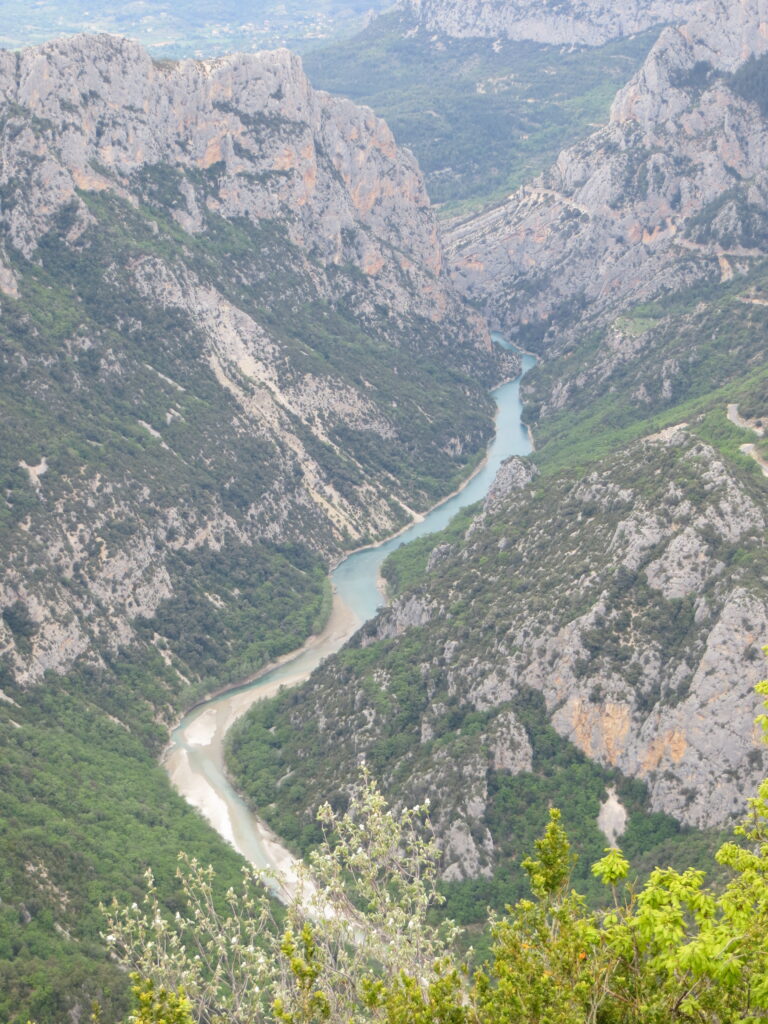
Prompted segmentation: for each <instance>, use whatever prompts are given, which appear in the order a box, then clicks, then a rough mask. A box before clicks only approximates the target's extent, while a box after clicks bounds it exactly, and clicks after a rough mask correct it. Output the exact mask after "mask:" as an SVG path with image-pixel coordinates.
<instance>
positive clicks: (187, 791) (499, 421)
mask: <svg viewBox="0 0 768 1024" xmlns="http://www.w3.org/2000/svg"><path fill="white" fill-rule="evenodd" d="M496 340H497V342H500V339H499V338H498V336H497V337H496ZM500 343H501V342H500ZM534 362H535V359H534V358H533V357H532V356H528V355H524V356H523V373H525V372H526V371H527V370H528V369H530V368H531V366H533V364H534ZM493 396H494V398H495V400H496V405H497V412H496V436H495V438H494V440H493V441H492V442H491V444H490V446H489V448H488V452H487V456H486V459H485V461H484V462H483V464H482V466H481V467H480V469H479V470H478V472H476V473H475V474H474V475H473V476H472V477H471V478H470V479H469V480H468V481H467V482H466V483H465V484H464V486H463V487H462V488H461V489H460V490H459V491H457V492H456V494H454V495H452V496H451V497H450V498H448V499H446V500H445V501H443V502H441V503H440V504H439V505H436V506H435V507H434V508H433V509H432V510H431V511H430V512H428V513H427V514H426V515H425V516H424V517H423V518H421V519H420V520H419V521H417V522H414V523H413V524H412V525H411V526H409V527H407V528H406V529H405V530H403V531H401V532H400V533H398V534H397V535H396V536H394V537H391V538H390V539H389V540H387V541H385V542H384V543H382V544H379V545H376V546H373V547H369V548H364V549H362V550H360V551H356V552H354V553H352V554H351V555H349V556H348V557H347V558H345V559H344V560H343V561H342V562H340V563H339V565H338V566H337V567H336V569H334V571H333V573H332V574H331V580H332V583H333V610H332V612H331V616H330V619H329V621H328V624H327V625H326V627H325V629H324V630H323V632H322V633H321V634H320V635H319V636H316V637H311V638H310V639H309V640H308V641H307V643H306V644H305V645H304V646H303V647H302V648H301V649H300V650H298V651H295V652H293V653H292V654H290V655H287V656H286V657H285V658H283V659H281V661H280V662H279V663H278V664H277V665H276V666H273V667H272V668H270V669H268V670H265V671H264V672H263V673H261V674H260V675H259V676H258V677H257V678H256V679H254V680H253V681H251V682H249V683H248V684H246V685H244V686H241V687H238V688H236V689H232V690H228V691H227V692H226V693H222V694H220V695H219V696H217V697H214V698H212V699H211V700H209V701H207V702H205V703H203V704H200V705H198V706H197V707H195V708H193V709H192V710H191V711H190V712H189V713H188V714H187V715H186V716H185V717H184V718H183V719H182V721H181V722H180V723H179V725H178V726H177V727H176V729H174V731H173V733H172V736H171V741H170V744H169V746H168V748H167V750H166V753H165V756H164V759H163V763H164V766H165V768H166V770H167V772H168V775H169V777H170V779H171V781H172V783H173V785H174V786H175V787H176V789H177V790H178V792H179V793H181V794H182V796H184V797H185V798H186V800H187V801H188V802H189V803H190V804H192V806H193V807H197V808H198V809H199V810H200V811H201V812H202V814H203V815H204V816H205V817H206V818H207V819H208V821H210V823H211V824H212V825H213V827H214V828H215V829H216V831H217V832H219V834H220V835H221V836H223V838H224V839H226V840H227V841H228V842H229V843H231V844H232V845H233V846H234V847H235V849H237V850H238V851H239V852H240V853H241V854H242V855H243V856H244V857H245V858H246V859H247V860H249V861H250V862H251V863H252V864H254V865H256V866H257V867H263V868H273V869H276V870H278V871H280V872H283V873H284V874H285V875H286V879H287V884H288V886H289V887H290V885H291V880H292V877H293V871H292V866H293V864H294V859H293V857H292V855H291V854H290V853H289V852H288V851H287V850H286V849H285V848H284V847H283V846H282V845H281V844H280V841H279V839H278V838H277V837H276V836H275V835H274V834H273V833H272V832H271V831H270V830H269V829H268V828H267V827H266V825H264V824H263V823H262V822H261V821H260V820H259V819H258V818H257V817H256V816H255V815H254V814H253V813H252V812H251V811H250V809H249V808H248V807H247V806H246V804H245V803H244V801H243V800H242V798H241V797H240V796H238V794H237V793H236V792H235V790H234V788H233V787H232V785H231V784H230V782H229V780H228V779H227V777H226V773H225V770H224V737H225V735H226V733H227V730H228V729H229V728H230V726H231V725H232V724H233V723H234V722H235V721H237V719H238V718H240V717H241V716H242V715H243V714H245V712H246V711H247V710H248V708H250V707H251V705H253V704H255V703H256V701H259V700H263V699H264V698H265V697H270V696H272V695H273V694H275V693H277V691H278V690H279V689H280V688H281V687H283V686H295V685H296V684H298V683H300V682H302V681H303V680H304V679H306V678H307V677H308V676H309V675H310V673H311V672H312V671H313V669H315V668H316V667H317V665H319V664H320V662H321V661H323V659H324V658H326V657H327V656H328V655H329V654H333V653H334V652H335V651H337V650H338V649H339V648H340V647H341V646H342V645H343V644H344V643H345V642H346V641H347V640H348V639H349V637H350V636H352V634H353V633H354V632H356V630H357V629H359V628H360V626H361V625H362V624H363V623H364V622H365V621H367V620H368V619H369V618H371V617H372V616H373V615H375V613H376V609H377V608H378V607H379V606H380V605H382V604H383V603H384V598H383V596H382V593H381V591H380V589H379V568H380V566H381V563H382V562H383V561H384V559H385V558H386V557H387V555H388V554H390V552H391V551H393V550H394V549H395V548H397V547H399V546H400V545H401V544H405V543H406V542H407V541H410V540H415V539H416V538H417V537H422V536H424V535H425V534H429V533H434V532H435V531H437V530H441V529H442V528H443V527H444V526H446V525H447V524H448V523H449V522H450V520H451V519H452V518H453V516H454V515H455V514H456V512H457V511H458V510H459V509H460V508H463V507H464V506H466V505H471V504H473V503H474V502H476V501H479V500H481V499H482V498H483V497H484V496H485V495H486V493H487V492H488V489H489V487H490V486H491V483H492V482H493V479H494V477H495V476H496V472H497V470H498V468H499V466H500V465H501V463H502V462H503V461H504V459H506V458H508V457H509V456H510V455H526V454H527V453H528V452H529V451H530V450H531V444H530V440H529V435H528V430H527V428H526V427H525V426H524V425H523V424H522V421H521V411H522V407H521V402H520V378H518V379H517V380H514V381H511V382H510V383H508V384H502V385H501V386H500V387H498V388H496V389H495V390H494V392H493Z"/></svg>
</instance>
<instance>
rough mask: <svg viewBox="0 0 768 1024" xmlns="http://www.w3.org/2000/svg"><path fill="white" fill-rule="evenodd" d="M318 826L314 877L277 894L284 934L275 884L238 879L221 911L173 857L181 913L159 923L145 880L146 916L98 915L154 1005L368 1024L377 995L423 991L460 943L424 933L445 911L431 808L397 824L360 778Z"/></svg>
mask: <svg viewBox="0 0 768 1024" xmlns="http://www.w3.org/2000/svg"><path fill="white" fill-rule="evenodd" d="M319 819H320V821H321V823H322V825H323V828H324V832H325V839H324V841H323V843H322V844H321V846H320V847H319V849H318V850H316V851H315V852H314V853H313V854H312V855H311V857H310V863H309V866H308V867H304V866H303V865H298V868H297V878H296V879H295V881H288V880H286V879H282V880H281V889H282V891H283V892H288V893H289V894H290V899H289V902H288V906H287V907H286V915H285V921H284V923H283V924H282V925H281V926H278V924H277V922H276V920H275V917H274V916H273V914H272V905H271V903H270V901H269V898H268V897H267V895H266V887H272V888H274V881H275V878H274V876H273V875H272V874H271V873H269V872H263V871H258V870H255V869H253V868H244V869H243V885H242V888H241V890H240V891H239V892H235V891H234V890H233V889H230V890H229V891H228V892H227V894H226V898H225V906H223V907H220V906H217V904H216V901H215V899H214V895H213V892H214V890H213V879H214V873H213V869H212V868H210V867H208V868H205V867H202V866H201V865H200V864H199V863H197V862H196V861H194V860H189V859H187V858H186V857H184V856H183V855H182V856H181V857H180V866H179V869H178V877H179V879H180V881H181V885H182V890H183V897H184V911H183V912H177V913H176V915H175V916H174V917H170V916H169V915H168V914H167V913H165V912H164V910H163V908H162V906H161V904H160V902H159V899H158V895H157V892H156V889H155V885H154V880H153V877H152V874H151V872H148V873H147V892H146V895H145V897H144V899H143V901H142V905H141V906H138V905H137V904H133V905H132V906H131V907H128V908H122V909H121V908H119V907H118V906H117V905H113V906H112V908H111V909H110V910H109V912H108V914H107V922H108V933H107V936H106V938H107V941H108V943H109V945H110V947H111V949H112V951H113V953H114V955H115V956H116V958H117V959H118V960H119V962H120V963H122V964H124V965H125V966H127V967H128V968H130V969H131V970H132V971H134V972H136V974H137V975H139V977H140V978H143V979H146V980H147V981H148V982H151V984H152V986H154V989H153V991H155V990H157V991H163V992H179V991H183V992H184V994H185V997H186V998H187V999H188V1000H189V1003H190V1005H191V1007H192V1013H193V1017H194V1019H195V1020H197V1021H200V1022H214V1021H217V1020H226V1021H227V1022H228V1024H246V1022H248V1024H252V1022H258V1021H280V1022H283V1024H299V1022H310V1021H315V1020H318V1021H319V1020H337V1021H341V1020H344V1021H363V1020H367V1019H369V1006H370V1004H371V998H372V997H371V993H372V991H374V989H375V988H376V987H377V986H381V985H388V984H391V983H393V982H394V980H395V979H396V978H398V977H400V976H401V975H403V976H408V975H410V976H413V977H418V978H419V979H423V981H424V982H426V983H429V982H430V981H431V980H432V979H433V977H437V969H436V967H435V964H436V963H438V962H441V961H442V960H443V958H445V957H446V956H447V955H448V953H449V952H450V951H451V949H452V944H453V940H454V939H455V937H456V934H457V932H456V929H454V928H453V927H452V926H451V925H450V923H444V924H441V925H437V926H436V925H432V924H431V923H429V922H428V920H427V918H428V913H429V911H430V909H431V908H432V907H433V906H435V905H436V904H438V903H439V902H441V900H442V897H441V896H440V894H439V892H438V890H437V884H436V883H437V865H438V861H439V851H438V849H437V847H436V845H435V843H434V841H433V840H432V838H431V835H430V831H429V822H428V817H427V808H426V807H414V808H411V809H408V810H405V811H402V812H400V813H397V814H396V813H394V812H393V811H392V810H391V809H389V808H388V807H387V805H386V802H385V800H384V798H383V796H382V795H381V793H380V792H379V790H378V788H377V786H376V784H375V782H373V780H372V779H371V778H370V777H369V776H368V775H367V774H366V773H365V772H363V775H362V778H361V784H360V785H359V787H358V788H357V789H356V790H355V792H354V793H353V795H352V798H351V801H350V805H349V809H348V810H347V812H346V813H345V814H343V815H339V814H337V813H336V812H334V811H333V810H332V808H331V807H330V806H329V805H328V804H326V805H325V806H324V807H322V808H321V809H320V812H319Z"/></svg>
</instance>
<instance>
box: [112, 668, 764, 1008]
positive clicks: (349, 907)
mask: <svg viewBox="0 0 768 1024" xmlns="http://www.w3.org/2000/svg"><path fill="white" fill-rule="evenodd" d="M758 689H759V691H760V692H761V693H763V694H765V695H766V696H768V681H767V682H764V683H761V684H760V686H759V687H758ZM759 722H760V724H761V725H762V727H763V729H764V731H766V732H767V733H768V716H762V717H761V719H759ZM320 818H321V821H322V822H323V826H324V829H325V839H324V842H323V844H322V846H321V847H320V849H319V850H318V851H317V852H316V853H315V854H314V855H313V856H312V859H311V867H310V869H309V871H308V872H306V873H304V874H303V876H301V877H300V881H299V884H298V885H297V886H295V887H294V888H293V897H292V900H291V903H290V905H289V907H288V908H287V924H286V926H285V927H284V928H283V929H282V933H281V930H280V929H278V928H277V926H276V924H275V922H274V920H273V919H272V917H271V915H270V912H269V905H268V903H267V900H266V898H265V897H257V896H254V895H253V893H254V891H258V890H256V888H255V886H256V883H258V882H259V881H260V880H261V879H262V876H261V875H260V874H259V873H258V872H252V871H246V887H245V889H244V891H243V894H242V895H240V896H236V895H235V894H234V893H232V892H230V893H229V894H228V896H227V902H228V907H227V912H226V913H225V914H222V913H221V912H219V911H218V910H217V909H216V907H215V906H214V904H213V901H212V899H211V895H210V894H211V889H210V882H211V877H212V873H211V871H210V869H207V870H204V869H201V868H200V867H199V865H196V864H194V863H187V862H184V866H183V870H182V878H183V879H184V884H185V893H186V895H187V913H186V916H181V915H177V916H176V918H175V920H173V921H169V920H168V919H166V918H165V917H163V915H162V912H161V911H160V908H159V906H158V904H157V899H156V896H155V894H154V890H153V888H152V887H151V885H150V889H149V892H148V895H147V898H146V901H145V904H146V905H145V909H144V910H140V909H139V908H138V907H136V906H134V907H132V908H130V909H129V910H122V911H119V910H116V909H115V910H113V912H112V916H111V920H110V928H111V936H110V937H111V941H112V945H113V948H114V949H115V951H116V953H117V954H118V956H119V957H120V959H121V961H122V962H123V963H125V964H128V965H130V966H131V967H132V968H133V969H135V970H137V971H138V972H139V974H140V975H141V976H142V977H143V978H145V979H147V984H148V985H150V987H149V988H145V989H143V990H141V991H142V992H143V993H144V1002H145V1005H150V1004H151V1000H149V999H148V996H147V993H149V994H150V995H151V994H152V993H153V992H156V991H158V990H159V991H161V992H162V993H163V999H165V1000H166V1002H167V1001H168V998H169V997H168V995H167V993H169V992H176V993H177V994H179V998H181V996H184V998H187V999H188V1000H189V1005H190V1006H191V1007H192V1014H193V1018H194V1020H196V1021H199V1022H204V1024H215V1022H216V1021H224V1020H226V1021H228V1022H229V1021H232V1022H235V1024H239V1022H243V1024H245V1022H246V1021H250V1022H254V1024H255V1022H260V1021H264V1022H281V1024H315V1022H320V1021H329V1022H332V1024H353V1022H363V1021H370V1022H384V1024H641V1022H642V1024H670V1022H676V1021H679V1022H690V1024H710V1022H711V1024H736V1022H737V1021H738V1022H741V1024H756V1022H757V1021H761V1020H765V1019H766V1017H767V1016H768V780H766V781H765V782H764V783H763V784H762V785H761V787H760V789H759V792H758V794H757V796H756V797H754V798H753V799H751V800H750V801H749V812H748V816H747V818H746V820H745V821H744V823H743V824H742V825H740V826H739V827H737V828H736V830H735V841H733V842H728V843H725V844H724V845H723V846H722V847H721V849H720V850H719V852H718V854H717V859H718V861H719V862H720V863H721V864H722V865H724V866H725V867H727V868H728V869H729V870H730V872H731V875H732V877H731V881H730V882H729V883H728V884H727V885H726V886H725V888H724V889H723V891H722V892H720V893H718V892H715V891H714V890H712V889H710V888H707V887H705V884H704V872H703V871H699V870H696V869H695V868H688V869H687V870H685V871H682V872H679V871H675V870H672V869H671V868H656V869H655V870H654V871H653V872H652V873H651V875H650V876H649V878H648V880H647V882H646V883H645V884H644V885H643V886H642V887H640V886H638V885H636V884H634V883H631V882H628V881H627V879H628V875H629V863H628V862H627V861H626V860H625V859H624V857H623V856H622V854H621V851H620V850H618V849H608V850H606V851H605V856H604V857H603V858H602V859H601V860H599V861H598V862H597V863H596V864H595V865H594V866H593V868H592V871H593V874H594V875H595V876H596V877H597V878H599V879H600V880H601V881H602V882H603V883H604V884H605V885H606V886H607V887H609V888H610V890H611V895H612V904H611V905H610V906H609V908H608V909H605V910H600V911H594V910H590V909H589V907H587V905H586V901H585V899H584V897H583V896H581V895H579V894H578V893H577V892H575V891H573V890H572V889H571V886H570V874H571V869H572V867H573V863H574V857H573V855H572V853H571V849H570V845H569V843H568V838H567V836H566V833H565V831H564V829H563V827H562V825H561V823H560V814H559V811H557V810H554V809H553V810H552V811H550V821H549V824H548V825H547V827H546V829H545V831H544V834H543V836H542V838H541V839H539V840H537V841H536V843H535V847H536V849H535V854H534V855H533V856H532V857H530V858H528V859H527V860H526V861H524V862H523V867H524V868H525V870H526V872H527V873H528V876H529V880H530V884H531V890H532V894H533V899H531V900H521V901H520V902H519V903H517V904H516V905H515V906H514V907H508V908H507V913H506V915H505V916H504V917H502V918H501V919H496V918H494V917H491V921H490V928H491V934H492V937H493V946H492V954H491V958H490V960H489V962H488V963H487V964H485V966H484V968H483V969H482V970H481V971H478V972H476V973H475V974H474V975H472V974H470V972H469V970H468V969H467V967H466V965H464V964H462V963H461V962H460V960H459V959H458V957H457V955H456V953H455V949H454V939H455V938H456V934H457V933H456V929H455V928H453V927H452V925H450V924H447V925H445V926H444V927H443V928H442V929H441V928H440V927H435V926H433V925H431V924H430V923H429V922H428V917H427V915H428V911H429V910H430V908H431V907H433V906H434V905H435V904H436V903H438V902H439V896H438V893H437V891H436V880H437V866H438V851H437V849H436V847H435V845H434V843H433V841H432V840H431V838H424V836H423V834H422V825H423V824H425V823H426V822H425V821H424V818H425V809H424V808H414V809H412V810H410V811H406V812H403V813H402V814H395V813H393V812H392V811H391V810H390V809H388V808H387V806H386V803H385V801H384V799H383V797H382V796H381V794H380V793H379V791H378V789H377V787H376V785H375V783H374V782H373V781H372V780H371V779H370V778H369V777H368V776H367V775H365V776H364V777H363V779H362V782H361V785H360V787H359V788H358V790H357V791H356V793H355V794H354V796H353V798H352V801H351V803H350V808H349V811H348V812H347V813H346V814H344V815H338V814H336V813H335V812H333V811H332V809H331V808H330V807H329V806H328V805H326V806H325V807H324V808H323V809H322V810H321V812H320ZM310 872H311V876H310ZM150 983H151V984H150ZM152 986H154V988H153V987H152ZM152 1005H153V1004H152ZM164 1005H165V1004H164ZM169 1005H171V1004H169ZM173 1005H174V1006H176V1005H183V1006H184V1007H186V1006H187V1004H186V1003H184V1004H173ZM137 1019H141V1018H137ZM158 1020H159V1017H158Z"/></svg>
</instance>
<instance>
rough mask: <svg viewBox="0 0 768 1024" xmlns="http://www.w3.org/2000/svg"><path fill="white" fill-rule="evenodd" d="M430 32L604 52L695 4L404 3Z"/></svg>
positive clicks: (585, 0) (567, 0)
mask: <svg viewBox="0 0 768 1024" xmlns="http://www.w3.org/2000/svg"><path fill="white" fill-rule="evenodd" d="M400 6H401V7H402V8H403V9H404V10H406V11H408V12H409V13H411V14H412V15H413V17H415V18H416V19H417V21H418V23H419V25H420V26H421V27H422V28H424V29H426V30H427V31H429V32H437V33H440V34H442V35H447V36H455V37H458V38H465V37H473V36H475V37H477V36H481V37H482V36H491V37H493V36H501V37H504V36H506V37H507V38H509V39H529V40H531V41H533V42H537V43H551V44H566V45H583V46H600V45H601V44H603V43H605V42H607V41H608V40H609V39H616V38H618V37H619V36H626V35H631V34H632V33H634V32H643V31H644V30H645V29H647V28H651V27H652V26H653V25H664V24H670V23H675V22H679V21H682V20H684V19H685V18H686V17H687V16H688V15H689V14H690V12H691V10H692V9H693V7H694V4H693V2H692V0H632V2H631V3H621V4H616V3H606V2H605V0H559V2H550V3H541V2H540V0H539V2H536V0H404V2H403V3H402V4H401V5H400Z"/></svg>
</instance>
